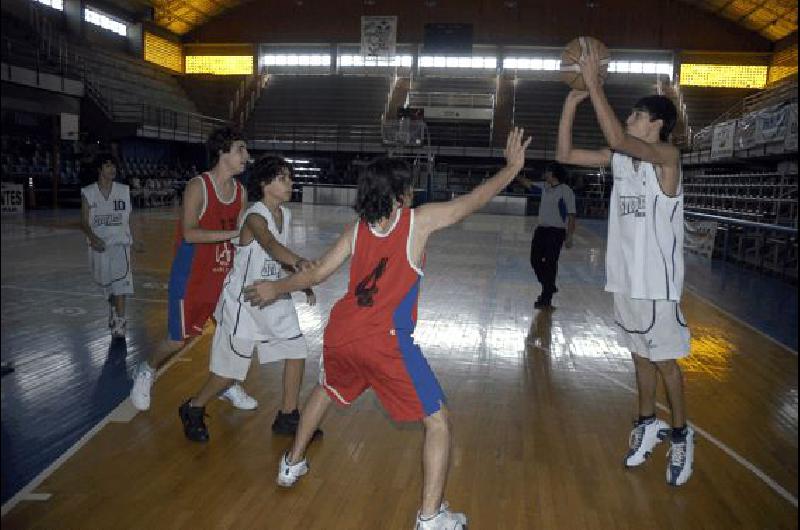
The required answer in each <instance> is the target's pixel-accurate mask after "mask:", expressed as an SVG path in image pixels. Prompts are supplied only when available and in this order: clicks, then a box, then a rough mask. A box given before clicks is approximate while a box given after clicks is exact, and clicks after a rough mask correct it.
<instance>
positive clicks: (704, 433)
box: [595, 371, 797, 508]
mask: <svg viewBox="0 0 800 530" xmlns="http://www.w3.org/2000/svg"><path fill="white" fill-rule="evenodd" d="M595 373H597V374H598V375H599V376H600V377H602V378H603V379H605V380H606V381H609V382H611V383H613V384H615V385H616V386H618V387H620V388H624V389H625V390H627V391H628V392H630V393H631V394H633V395H634V396H635V395H637V392H636V390H635V389H634V388H633V387H631V386H629V385H626V384H625V383H623V382H622V381H618V380H617V379H614V378H613V377H611V376H610V375H606V374H604V373H602V372H599V371H598V372H595ZM656 405H657V406H658V408H659V409H660V410H662V411H664V412H669V408H668V407H666V406H665V405H663V404H661V403H658V402H656ZM687 423H689V425H691V426H692V428H693V429H694V430H695V432H697V433H698V434H700V436H702V437H703V438H705V439H706V440H708V441H709V442H711V443H712V444H714V445H715V446H717V448H718V449H720V450H721V451H722V452H723V453H725V454H726V455H728V456H729V457H731V458H732V459H734V460H736V461H737V462H738V463H739V464H741V465H742V466H744V467H745V468H746V469H747V470H748V471H750V472H751V473H753V474H754V475H755V476H757V477H758V478H759V479H761V480H762V481H763V482H764V483H765V484H766V485H767V486H769V487H770V488H771V489H772V490H773V491H775V493H777V494H778V495H780V496H781V497H783V498H784V499H786V500H787V501H789V503H791V504H792V506H794V507H795V508H797V497H795V496H794V495H792V494H791V493H790V492H789V491H788V490H787V489H786V488H784V487H783V486H781V485H780V484H778V483H777V482H776V481H775V480H774V479H773V478H772V477H770V476H769V475H767V474H766V473H764V472H763V471H761V470H760V469H759V468H757V467H756V466H755V464H753V463H752V462H750V461H749V460H747V459H746V458H745V457H743V456H742V455H740V454H739V453H737V452H736V451H734V450H733V449H731V448H730V447H728V446H727V445H725V444H724V443H723V442H722V441H721V440H718V439H717V438H715V437H714V436H712V435H711V434H710V433H709V432H708V431H706V430H704V429H702V428H700V427H699V426H698V425H697V424H696V423H692V422H687Z"/></svg>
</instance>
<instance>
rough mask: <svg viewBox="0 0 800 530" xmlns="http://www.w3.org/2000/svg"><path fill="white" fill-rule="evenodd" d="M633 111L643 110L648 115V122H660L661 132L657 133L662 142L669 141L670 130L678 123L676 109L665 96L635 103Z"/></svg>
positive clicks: (649, 97)
mask: <svg viewBox="0 0 800 530" xmlns="http://www.w3.org/2000/svg"><path fill="white" fill-rule="evenodd" d="M633 109H634V110H643V111H645V112H647V113H648V114H649V115H650V121H655V120H661V122H662V125H661V130H660V131H659V133H658V136H659V138H660V139H661V141H662V142H666V141H667V140H669V135H670V134H672V129H674V128H675V123H676V122H677V121H678V109H676V108H675V104H674V103H673V102H672V100H671V99H669V98H668V97H666V96H646V97H643V98H642V99H640V100H639V101H637V102H636V104H635V105H634V106H633Z"/></svg>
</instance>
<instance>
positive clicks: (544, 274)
mask: <svg viewBox="0 0 800 530" xmlns="http://www.w3.org/2000/svg"><path fill="white" fill-rule="evenodd" d="M566 235H567V231H566V229H564V228H556V227H554V226H538V227H536V230H535V231H534V232H533V240H531V267H533V272H535V273H536V279H537V280H539V283H541V284H542V296H541V298H542V300H543V301H545V302H550V300H551V299H552V298H553V293H555V292H556V274H558V256H559V255H560V254H561V246H562V245H563V244H564V238H565V237H566Z"/></svg>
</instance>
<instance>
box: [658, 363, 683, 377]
mask: <svg viewBox="0 0 800 530" xmlns="http://www.w3.org/2000/svg"><path fill="white" fill-rule="evenodd" d="M655 365H656V367H657V368H658V371H659V372H661V375H662V376H664V377H672V376H679V375H680V374H681V367H680V366H679V365H678V362H677V361H676V360H674V359H670V360H668V361H656V362H655Z"/></svg>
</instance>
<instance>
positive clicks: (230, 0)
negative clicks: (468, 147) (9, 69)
mask: <svg viewBox="0 0 800 530" xmlns="http://www.w3.org/2000/svg"><path fill="white" fill-rule="evenodd" d="M134 1H135V3H138V4H141V5H147V6H150V7H152V8H153V10H154V17H153V18H154V22H155V23H156V24H158V25H159V26H161V27H163V28H165V29H167V30H169V31H171V32H173V33H175V34H177V35H184V34H186V33H188V32H190V31H192V30H193V29H195V28H196V27H198V26H202V25H203V24H205V23H207V22H208V21H209V20H211V19H212V18H214V17H216V16H218V15H220V14H222V13H224V12H225V11H228V10H229V9H232V8H234V7H237V6H239V5H241V4H244V3H247V2H248V1H251V0H134ZM418 1H420V2H421V0H418ZM681 1H682V2H684V3H686V4H690V5H693V6H696V7H697V8H699V9H704V10H706V11H710V12H712V13H714V14H716V15H718V16H720V17H722V18H726V19H728V20H731V21H733V22H735V23H736V24H739V25H740V26H743V27H745V28H747V29H749V30H750V31H754V32H756V33H759V34H760V35H762V36H763V37H765V38H767V39H769V40H771V41H773V42H774V41H778V40H780V39H782V38H784V37H786V36H787V35H790V34H791V33H793V32H795V31H797V2H796V0H681Z"/></svg>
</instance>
